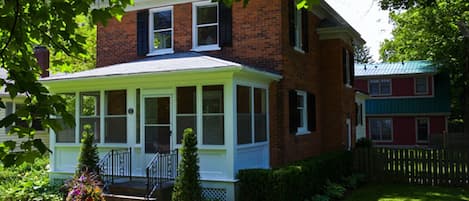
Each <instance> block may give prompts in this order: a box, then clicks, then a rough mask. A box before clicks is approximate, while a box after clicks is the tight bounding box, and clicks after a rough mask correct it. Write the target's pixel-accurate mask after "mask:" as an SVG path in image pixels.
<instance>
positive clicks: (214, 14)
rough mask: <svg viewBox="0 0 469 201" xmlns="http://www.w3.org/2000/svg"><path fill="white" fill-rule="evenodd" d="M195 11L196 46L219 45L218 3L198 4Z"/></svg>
mask: <svg viewBox="0 0 469 201" xmlns="http://www.w3.org/2000/svg"><path fill="white" fill-rule="evenodd" d="M194 12H195V15H194V16H195V24H194V31H195V32H194V41H195V44H194V47H195V48H197V47H204V46H206V47H210V46H217V47H218V3H211V2H207V3H205V2H204V3H199V4H196V5H195V7H194Z"/></svg>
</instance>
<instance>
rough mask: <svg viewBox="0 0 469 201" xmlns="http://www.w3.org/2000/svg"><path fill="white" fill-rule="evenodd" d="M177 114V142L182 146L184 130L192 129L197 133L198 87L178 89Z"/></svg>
mask: <svg viewBox="0 0 469 201" xmlns="http://www.w3.org/2000/svg"><path fill="white" fill-rule="evenodd" d="M176 96H177V100H176V101H177V113H176V125H177V128H176V142H177V143H178V144H181V142H182V137H183V134H184V130H185V129H186V128H192V130H193V131H194V132H196V131H197V110H196V108H197V107H196V97H197V95H196V87H195V86H194V87H178V88H177V89H176Z"/></svg>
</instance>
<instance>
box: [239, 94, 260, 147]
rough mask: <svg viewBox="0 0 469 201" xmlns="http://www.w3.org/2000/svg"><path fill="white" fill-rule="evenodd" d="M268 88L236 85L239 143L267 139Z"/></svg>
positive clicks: (257, 141) (250, 142)
mask: <svg viewBox="0 0 469 201" xmlns="http://www.w3.org/2000/svg"><path fill="white" fill-rule="evenodd" d="M266 91H267V90H266V89H262V88H254V87H249V86H241V85H238V86H237V87H236V108H237V140H238V144H252V143H259V142H265V141H267V97H266V96H267V94H266V93H267V92H266Z"/></svg>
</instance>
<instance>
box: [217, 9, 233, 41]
mask: <svg viewBox="0 0 469 201" xmlns="http://www.w3.org/2000/svg"><path fill="white" fill-rule="evenodd" d="M218 5H219V6H218V12H219V13H218V15H219V16H220V46H221V47H231V46H232V45H233V36H232V35H233V34H232V27H233V10H232V8H231V7H230V6H227V5H226V4H225V3H223V1H219V3H218Z"/></svg>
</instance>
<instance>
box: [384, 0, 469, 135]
mask: <svg viewBox="0 0 469 201" xmlns="http://www.w3.org/2000/svg"><path fill="white" fill-rule="evenodd" d="M381 6H382V8H384V9H391V10H392V9H396V8H398V9H401V8H407V10H406V11H402V10H401V11H400V13H396V12H392V13H391V19H392V20H393V21H394V23H395V25H396V26H395V29H394V30H393V32H392V34H393V38H392V39H390V40H385V41H384V43H383V44H382V46H381V50H380V55H381V58H382V59H383V60H385V61H394V62H396V61H404V60H420V59H424V60H430V61H432V62H433V63H435V64H436V65H439V66H441V67H442V70H443V71H445V72H447V73H448V74H449V75H450V79H451V84H452V108H453V116H455V118H463V120H464V125H465V126H464V130H465V133H466V134H469V95H468V94H469V70H468V68H469V65H468V64H467V58H468V53H467V45H465V44H464V37H463V35H462V34H461V33H462V31H463V30H461V29H462V28H461V25H463V26H462V27H464V26H466V25H467V23H468V22H469V12H468V11H469V4H467V2H466V1H465V0H436V1H425V0H414V1H401V0H381ZM466 27H467V26H466Z"/></svg>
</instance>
